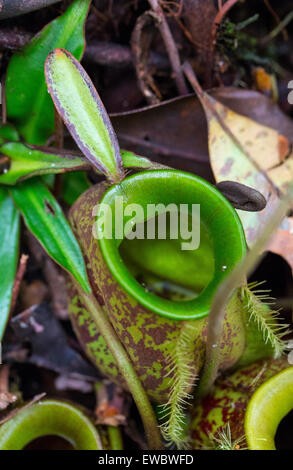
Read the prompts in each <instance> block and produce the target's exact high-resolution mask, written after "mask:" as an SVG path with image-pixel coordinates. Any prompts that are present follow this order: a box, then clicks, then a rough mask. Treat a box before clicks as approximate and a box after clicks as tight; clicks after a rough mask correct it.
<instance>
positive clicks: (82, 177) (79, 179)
mask: <svg viewBox="0 0 293 470" xmlns="http://www.w3.org/2000/svg"><path fill="white" fill-rule="evenodd" d="M89 187H90V184H89V182H88V180H87V177H86V174H85V172H84V171H76V172H75V173H66V174H65V175H64V176H63V179H62V199H63V201H65V202H66V204H68V205H69V206H72V204H74V202H75V201H76V199H78V198H79V196H81V195H82V193H84V192H85V191H86V190H87V189H88V188H89Z"/></svg>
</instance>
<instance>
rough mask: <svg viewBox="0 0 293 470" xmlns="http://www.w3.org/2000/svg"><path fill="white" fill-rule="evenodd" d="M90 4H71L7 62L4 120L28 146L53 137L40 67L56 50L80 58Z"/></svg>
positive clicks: (51, 114)
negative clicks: (6, 118)
mask: <svg viewBox="0 0 293 470" xmlns="http://www.w3.org/2000/svg"><path fill="white" fill-rule="evenodd" d="M89 3H90V0H75V1H74V2H72V4H71V5H70V6H69V7H68V9H67V10H66V12H65V13H64V14H63V15H61V16H60V17H58V18H56V19H55V20H54V21H52V22H51V23H49V24H48V25H47V26H46V27H45V28H44V29H42V31H40V32H39V33H38V34H37V35H36V36H35V37H34V38H33V39H32V40H31V42H30V43H29V44H28V45H26V46H25V47H24V48H23V49H22V50H21V51H20V52H17V53H15V54H14V55H13V57H12V59H11V60H10V62H9V66H8V69H7V75H6V85H5V95H6V103H7V116H8V119H9V120H10V121H11V122H12V123H13V124H14V125H15V126H16V128H17V130H18V131H19V133H20V134H21V136H22V137H23V138H24V139H25V141H26V142H28V143H30V144H36V145H44V144H45V143H46V141H47V139H48V138H49V137H50V136H51V135H52V134H53V133H54V106H53V103H52V100H51V98H50V96H49V94H48V91H47V87H46V83H45V75H44V68H43V64H44V63H45V60H46V58H47V55H48V54H49V52H50V51H51V50H52V49H54V48H56V47H66V49H68V50H69V51H70V52H71V53H72V54H73V55H74V56H75V57H77V58H78V59H80V58H81V56H82V53H83V49H84V45H85V39H84V22H85V19H86V16H87V12H88V8H89Z"/></svg>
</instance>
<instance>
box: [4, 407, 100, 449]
mask: <svg viewBox="0 0 293 470" xmlns="http://www.w3.org/2000/svg"><path fill="white" fill-rule="evenodd" d="M52 435H53V436H60V437H62V438H63V439H65V440H67V441H68V442H70V444H71V445H72V446H73V447H74V449H75V450H102V448H103V447H102V443H101V438H100V436H99V433H98V431H97V429H96V427H95V426H94V424H93V423H92V422H91V421H90V419H89V418H87V416H86V415H85V414H84V413H83V412H82V411H81V410H80V409H78V408H76V407H75V406H73V405H72V404H70V403H66V402H62V401H58V400H43V401H40V402H38V403H35V404H33V405H30V406H27V407H24V408H23V409H21V410H19V411H18V413H17V414H16V415H15V416H13V417H11V418H10V419H9V420H8V421H6V422H5V423H4V424H2V425H1V426H0V449H1V450H22V449H24V447H26V446H27V445H28V444H29V443H30V442H32V441H34V440H35V439H37V438H39V437H43V436H52Z"/></svg>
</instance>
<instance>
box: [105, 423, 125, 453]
mask: <svg viewBox="0 0 293 470" xmlns="http://www.w3.org/2000/svg"><path fill="white" fill-rule="evenodd" d="M108 436H109V441H110V448H111V450H123V441H122V436H121V431H120V429H119V427H117V426H108Z"/></svg>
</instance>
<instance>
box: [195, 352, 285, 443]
mask: <svg viewBox="0 0 293 470" xmlns="http://www.w3.org/2000/svg"><path fill="white" fill-rule="evenodd" d="M292 410H293V367H292V366H290V364H289V362H288V361H287V360H286V359H285V358H280V359H273V360H262V361H257V362H255V363H252V364H250V365H248V366H246V367H244V368H240V369H238V370H237V371H236V372H234V373H232V374H229V375H226V376H224V377H223V378H221V379H220V380H218V382H217V384H216V386H215V388H214V389H213V391H212V392H211V393H210V394H208V395H207V396H205V397H204V398H203V399H202V400H201V402H199V403H196V404H195V405H194V406H193V408H192V411H191V418H190V419H191V424H190V438H191V441H192V447H193V448H195V449H199V448H202V449H210V448H218V449H222V450H224V449H226V450H235V449H239V448H240V449H241V448H245V449H250V450H276V443H275V438H276V434H277V431H278V428H279V425H280V424H281V423H282V420H283V419H284V418H285V419H286V417H287V416H288V415H289V414H290V413H292ZM289 426H290V424H289ZM291 426H292V422H291Z"/></svg>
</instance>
